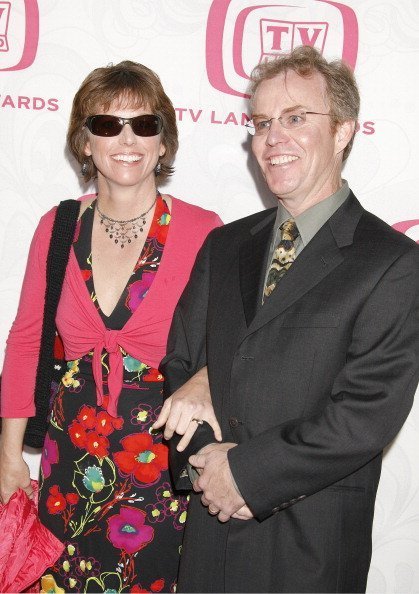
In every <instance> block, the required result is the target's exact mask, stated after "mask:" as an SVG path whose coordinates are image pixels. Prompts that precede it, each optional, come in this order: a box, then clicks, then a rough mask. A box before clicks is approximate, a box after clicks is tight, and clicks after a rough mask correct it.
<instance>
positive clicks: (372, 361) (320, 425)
mask: <svg viewBox="0 0 419 594" xmlns="http://www.w3.org/2000/svg"><path fill="white" fill-rule="evenodd" d="M418 379H419V249H418V248H417V247H416V246H415V247H413V248H412V249H411V250H410V251H408V252H406V253H404V254H403V255H402V256H400V257H399V258H398V259H397V260H396V261H395V262H394V263H393V264H392V266H391V267H390V268H388V269H387V271H386V273H385V274H384V275H383V276H382V277H381V279H380V281H379V282H378V283H377V284H376V286H375V288H374V289H373V291H372V292H371V293H370V295H369V298H368V299H367V301H366V302H365V303H364V305H363V307H362V309H361V311H360V313H359V315H358V317H357V320H356V322H355V325H354V328H353V334H352V341H351V344H350V347H349V350H348V352H347V357H346V364H345V365H344V367H343V368H342V370H341V372H340V373H339V375H338V376H337V377H336V380H335V382H334V385H333V388H332V393H331V394H330V400H329V404H328V405H327V406H326V407H325V408H324V410H323V411H322V412H321V413H320V414H318V415H316V416H313V417H310V418H304V419H296V420H294V421H289V422H286V423H284V424H282V425H280V426H277V427H274V428H270V429H269V430H267V431H265V432H263V433H261V434H258V435H257V436H255V437H253V438H252V439H251V440H249V441H248V442H245V443H242V444H240V445H238V446H237V447H235V448H233V449H232V450H230V451H229V462H230V467H231V471H232V473H233V476H234V478H235V480H236V482H237V485H238V487H239V489H240V492H241V493H242V495H243V498H244V499H245V501H246V503H247V504H248V505H249V506H250V508H251V509H252V511H253V513H254V515H255V516H256V517H257V518H258V519H260V520H263V519H265V518H266V517H268V516H269V515H271V514H272V513H273V512H276V511H279V510H280V509H284V508H286V507H288V506H289V505H292V504H294V503H296V502H297V501H299V500H300V499H304V497H306V496H309V495H311V494H313V493H316V492H317V491H319V490H321V489H323V488H325V487H327V486H328V485H331V484H333V483H335V482H336V481H338V480H341V479H343V478H344V477H345V476H347V475H349V474H351V473H352V472H355V471H356V470H358V469H359V468H361V467H362V466H363V465H364V464H366V463H367V462H369V461H370V460H372V459H373V458H374V457H375V456H377V455H378V454H379V453H380V452H381V451H382V450H383V448H384V447H385V446H386V445H388V444H389V443H390V441H391V440H392V439H393V438H394V437H395V436H396V434H397V433H398V431H399V430H400V428H401V427H402V425H403V423H404V421H405V419H406V417H407V415H408V413H409V411H410V409H411V406H412V403H413V398H414V394H415V390H416V387H417V383H418ZM249 460H257V461H258V463H257V464H249Z"/></svg>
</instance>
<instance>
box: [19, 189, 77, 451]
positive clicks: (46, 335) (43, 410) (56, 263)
mask: <svg viewBox="0 0 419 594" xmlns="http://www.w3.org/2000/svg"><path fill="white" fill-rule="evenodd" d="M79 212H80V202H79V201H78V200H63V201H62V202H60V204H59V205H58V207H57V211H56V215H55V221H54V226H53V228H52V234H51V241H50V244H49V250H48V256H47V263H46V289H45V305H44V317H43V324H42V334H41V344H40V349H39V360H38V367H37V371H36V382H35V407H36V417H31V418H30V419H29V421H28V427H27V431H26V434H25V439H24V442H25V443H26V444H27V445H31V446H33V447H41V446H42V442H43V438H44V437H45V432H46V428H47V422H48V415H49V411H50V399H51V381H52V375H53V360H54V341H55V317H56V314H57V308H58V302H59V300H60V296H61V290H62V286H63V282H64V276H65V272H66V269H67V264H68V260H69V257H70V249H71V244H72V242H73V239H74V234H75V230H76V225H77V219H78V216H79Z"/></svg>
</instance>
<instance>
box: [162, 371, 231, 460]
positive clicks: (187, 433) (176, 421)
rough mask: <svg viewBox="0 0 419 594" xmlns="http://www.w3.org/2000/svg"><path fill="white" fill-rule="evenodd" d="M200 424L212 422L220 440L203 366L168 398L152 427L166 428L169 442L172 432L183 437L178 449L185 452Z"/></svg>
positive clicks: (218, 427)
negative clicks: (200, 422) (201, 422)
mask: <svg viewBox="0 0 419 594" xmlns="http://www.w3.org/2000/svg"><path fill="white" fill-rule="evenodd" d="M199 421H206V422H207V423H209V425H211V427H212V429H213V431H214V435H215V439H217V440H218V441H221V439H222V438H221V429H220V425H219V424H218V421H217V418H216V416H215V414H214V409H213V407H212V401H211V393H210V389H209V382H208V373H207V368H206V367H203V368H202V369H201V370H200V371H198V372H197V373H196V374H195V375H194V376H193V377H191V379H190V380H188V381H187V382H186V383H185V384H184V385H183V386H182V387H181V388H179V389H178V390H176V392H174V393H173V394H172V395H171V396H170V397H169V398H167V400H166V401H165V403H164V404H163V408H162V409H161V412H160V415H159V418H158V419H157V421H156V422H155V423H154V424H153V429H160V427H163V425H166V426H165V428H164V438H165V439H170V438H171V437H172V435H173V433H178V434H179V435H183V437H182V439H181V440H180V442H179V443H178V445H177V448H176V449H177V450H178V451H179V452H182V451H183V450H184V449H185V448H186V446H187V445H188V443H189V442H190V440H191V438H192V436H193V434H194V433H195V431H196V430H197V428H198V425H199Z"/></svg>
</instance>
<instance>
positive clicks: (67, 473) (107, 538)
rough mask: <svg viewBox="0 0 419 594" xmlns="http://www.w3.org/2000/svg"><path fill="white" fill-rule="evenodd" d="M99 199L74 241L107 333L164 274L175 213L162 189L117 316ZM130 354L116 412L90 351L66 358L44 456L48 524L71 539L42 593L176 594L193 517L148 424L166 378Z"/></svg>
mask: <svg viewBox="0 0 419 594" xmlns="http://www.w3.org/2000/svg"><path fill="white" fill-rule="evenodd" d="M94 208H95V203H94V202H93V203H92V205H91V206H90V207H89V208H87V210H86V211H85V213H84V214H83V216H82V217H81V219H80V223H79V228H78V233H77V234H76V239H75V242H74V244H73V247H74V250H75V254H76V257H77V260H78V263H79V266H80V269H81V274H82V275H83V277H84V280H85V282H86V287H87V290H88V291H89V293H90V296H91V299H92V300H93V302H94V303H95V305H96V307H97V309H98V312H99V314H100V315H101V316H102V319H103V321H104V323H105V326H106V327H107V328H108V329H114V330H116V329H121V328H122V327H123V326H124V324H125V323H126V322H127V321H128V319H129V318H130V316H131V315H132V313H133V312H134V311H135V310H136V308H137V307H141V302H142V300H143V299H144V297H145V296H146V294H147V291H148V289H149V288H150V286H151V283H152V282H153V279H154V277H155V275H156V274H157V272H158V268H159V263H160V261H161V258H162V255H163V250H164V245H165V240H166V236H167V231H168V228H169V224H170V212H169V210H168V207H167V204H166V203H165V201H164V200H163V198H162V197H161V196H160V195H158V198H157V202H156V208H155V213H154V216H153V221H152V224H151V227H150V231H149V234H148V237H147V239H146V241H145V244H144V247H143V250H142V253H141V255H140V257H139V259H138V262H137V264H136V266H135V269H134V271H133V274H132V276H131V278H130V280H129V282H128V284H127V286H126V288H125V290H124V292H123V294H122V295H121V298H120V300H119V302H118V304H117V306H116V307H115V309H114V311H113V312H112V314H111V315H110V316H105V315H104V314H103V312H101V310H100V307H99V304H98V301H97V299H96V295H95V291H94V285H93V278H92V266H91V235H92V225H93V216H94ZM122 356H123V367H124V377H123V388H122V392H121V395H120V397H119V401H118V417H116V418H115V417H112V416H110V415H109V414H108V413H107V411H106V404H107V398H106V394H107V390H106V388H107V381H106V380H107V371H108V361H107V354H106V353H105V352H104V353H103V356H102V366H103V383H104V386H103V389H104V394H105V398H104V403H103V408H102V407H101V406H98V405H97V403H96V389H95V383H94V379H93V372H92V364H91V362H92V353H89V354H87V355H85V356H84V357H83V358H82V359H78V360H75V361H68V362H67V371H66V372H65V374H64V376H63V378H62V381H61V383H60V384H59V386H58V389H57V394H56V397H55V401H54V406H53V411H52V417H51V423H50V426H49V431H48V434H47V437H46V441H45V445H44V449H43V453H42V458H41V491H40V501H39V514H40V517H41V521H42V522H43V523H44V524H45V525H46V526H47V527H48V528H49V529H50V530H51V531H52V532H53V533H54V534H55V535H56V536H57V537H58V538H59V539H60V540H62V542H64V543H65V549H64V553H63V555H62V556H61V557H60V559H59V560H58V561H57V562H56V563H55V565H54V566H53V567H51V568H50V569H48V570H47V571H46V572H45V575H44V576H43V578H42V579H41V588H42V590H41V591H44V592H172V591H174V590H175V587H176V576H177V569H178V562H179V553H180V546H181V540H182V531H183V525H184V522H185V519H186V506H187V500H186V497H179V496H175V494H174V493H173V490H172V486H171V483H170V478H169V473H168V449H167V446H166V445H165V444H164V443H162V433H161V432H160V431H159V432H153V431H152V429H151V425H152V424H153V422H154V421H155V420H156V418H157V416H158V414H159V412H160V409H161V406H162V385H163V384H162V382H163V377H162V376H161V374H159V372H158V370H157V369H153V368H150V367H149V366H148V365H147V364H146V363H144V362H142V361H138V360H136V359H134V358H133V357H130V355H129V353H125V352H124V351H123V352H122Z"/></svg>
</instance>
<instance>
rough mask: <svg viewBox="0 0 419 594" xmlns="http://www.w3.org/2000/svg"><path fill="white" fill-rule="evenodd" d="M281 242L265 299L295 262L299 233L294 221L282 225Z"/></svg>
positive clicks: (290, 220)
mask: <svg viewBox="0 0 419 594" xmlns="http://www.w3.org/2000/svg"><path fill="white" fill-rule="evenodd" d="M280 229H281V241H280V242H279V243H278V245H277V246H276V248H275V251H274V253H273V255H272V262H271V265H270V267H269V272H268V278H267V280H266V285H265V289H264V291H263V296H264V298H266V297H269V295H271V293H272V291H273V290H274V289H275V287H276V285H277V283H278V281H279V280H280V279H281V278H282V277H283V276H284V274H285V273H286V272H287V270H288V269H289V268H290V266H291V264H292V263H293V262H294V260H295V244H294V242H295V240H296V239H297V237H298V235H299V233H298V229H297V225H296V224H295V221H294V219H288V220H287V221H285V223H282V225H281V227H280Z"/></svg>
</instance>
